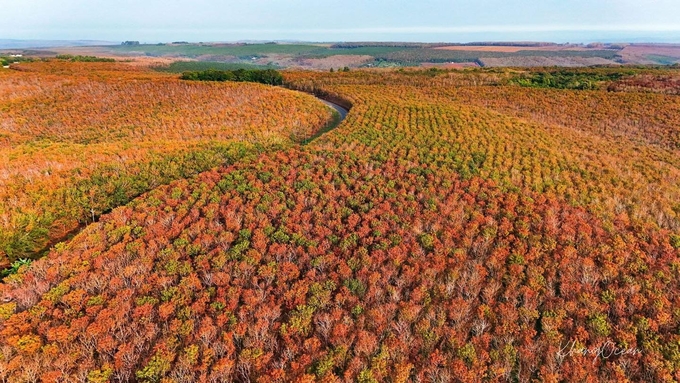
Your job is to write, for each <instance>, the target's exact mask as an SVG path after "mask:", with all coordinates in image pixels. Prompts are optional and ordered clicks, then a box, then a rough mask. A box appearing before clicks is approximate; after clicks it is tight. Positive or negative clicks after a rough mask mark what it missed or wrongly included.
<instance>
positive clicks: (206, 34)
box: [0, 0, 680, 43]
mask: <svg viewBox="0 0 680 383" xmlns="http://www.w3.org/2000/svg"><path fill="white" fill-rule="evenodd" d="M0 14H1V15H2V16H1V17H0V39H42V40H82V39H87V40H108V41H114V42H118V41H124V40H137V41H140V42H147V43H156V42H171V41H191V42H199V41H202V42H208V41H239V40H303V41H421V42H471V41H520V40H522V41H525V40H526V41H528V40H531V41H553V42H593V41H602V42H617V41H618V42H623V41H632V42H638V41H650V42H651V41H655V42H680V17H678V16H680V0H527V1H516V0H469V1H460V0H448V1H446V0H421V1H387V0H343V1H322V0H317V1H314V0H240V1H232V0H228V1H215V0H192V1H177V0H59V1H54V0H0Z"/></svg>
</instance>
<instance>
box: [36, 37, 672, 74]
mask: <svg viewBox="0 0 680 383" xmlns="http://www.w3.org/2000/svg"><path fill="white" fill-rule="evenodd" d="M55 51H57V52H55ZM57 53H62V54H63V53H67V54H74V55H76V54H80V55H93V56H99V57H116V58H122V57H124V58H125V59H134V60H146V62H152V61H153V60H155V61H157V63H152V65H154V64H155V65H158V66H162V65H164V64H169V63H170V62H171V61H170V60H183V61H202V62H212V63H215V62H219V63H223V64H227V63H228V64H238V65H246V67H247V68H250V67H256V68H257V67H280V68H298V69H313V70H329V69H330V68H336V69H337V68H338V67H340V68H342V67H345V66H347V67H350V68H361V67H406V66H420V65H421V64H423V63H435V64H454V63H476V65H480V66H520V67H521V66H526V67H531V66H566V67H571V66H593V65H618V64H631V65H673V64H675V63H677V62H678V61H680V45H673V44H616V45H612V44H594V45H588V46H586V45H579V44H568V45H560V44H548V43H535V44H533V45H532V43H517V44H514V45H513V44H508V45H493V43H488V45H486V44H485V43H475V44H474V45H442V44H439V45H437V44H415V43H342V44H320V43H319V44H316V43H300V44H285V43H262V44H203V43H198V44H193V43H192V44H155V45H152V44H141V45H132V46H129V45H119V46H97V47H75V48H63V49H53V50H51V51H49V53H48V51H45V52H44V54H42V55H41V57H47V56H50V55H51V56H53V55H56V54H57ZM181 65H197V64H181ZM209 65H210V67H214V64H209ZM198 68H199V70H200V69H201V68H207V67H205V66H200V65H199V66H198ZM223 68H226V69H229V68H235V67H233V66H223ZM176 70H177V69H175V67H172V69H170V70H169V71H176ZM179 71H181V70H179Z"/></svg>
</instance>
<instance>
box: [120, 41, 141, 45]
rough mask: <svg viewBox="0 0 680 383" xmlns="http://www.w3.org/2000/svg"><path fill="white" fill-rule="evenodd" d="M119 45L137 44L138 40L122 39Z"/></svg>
mask: <svg viewBox="0 0 680 383" xmlns="http://www.w3.org/2000/svg"><path fill="white" fill-rule="evenodd" d="M120 45H139V41H123V42H122V43H120Z"/></svg>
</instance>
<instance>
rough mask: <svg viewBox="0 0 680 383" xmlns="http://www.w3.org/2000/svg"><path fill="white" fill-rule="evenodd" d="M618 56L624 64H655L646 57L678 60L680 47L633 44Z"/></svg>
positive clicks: (673, 45) (674, 45)
mask: <svg viewBox="0 0 680 383" xmlns="http://www.w3.org/2000/svg"><path fill="white" fill-rule="evenodd" d="M620 55H621V57H623V60H624V62H626V63H637V64H656V62H655V61H653V60H650V59H649V58H648V56H650V55H656V56H668V57H673V58H676V59H679V60H680V45H676V44H668V45H665V44H663V45H661V44H660V45H655V44H640V45H638V44H634V45H628V46H626V47H625V48H623V49H622V50H621V52H620Z"/></svg>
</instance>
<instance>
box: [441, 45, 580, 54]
mask: <svg viewBox="0 0 680 383" xmlns="http://www.w3.org/2000/svg"><path fill="white" fill-rule="evenodd" d="M433 49H438V50H445V51H468V52H506V53H508V52H510V53H514V52H520V51H556V50H558V51H563V50H564V51H588V50H592V49H589V48H586V47H568V48H561V49H560V48H559V47H556V46H553V45H549V46H542V47H540V46H536V47H525V46H509V45H481V46H474V45H451V46H446V47H436V48H433Z"/></svg>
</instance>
